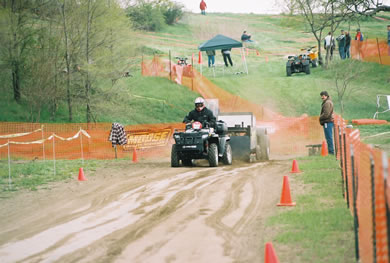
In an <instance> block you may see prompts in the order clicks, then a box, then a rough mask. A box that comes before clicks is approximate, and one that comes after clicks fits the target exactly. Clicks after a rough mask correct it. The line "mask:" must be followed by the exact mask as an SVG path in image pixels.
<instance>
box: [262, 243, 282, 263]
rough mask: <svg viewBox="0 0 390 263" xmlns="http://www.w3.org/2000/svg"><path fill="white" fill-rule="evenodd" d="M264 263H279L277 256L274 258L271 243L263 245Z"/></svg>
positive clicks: (274, 254)
mask: <svg viewBox="0 0 390 263" xmlns="http://www.w3.org/2000/svg"><path fill="white" fill-rule="evenodd" d="M264 263H279V259H278V256H276V253H275V250H274V247H273V246H272V243H271V242H267V243H266V244H265V256H264Z"/></svg>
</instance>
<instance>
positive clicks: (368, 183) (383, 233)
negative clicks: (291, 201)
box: [335, 116, 390, 262]
mask: <svg viewBox="0 0 390 263" xmlns="http://www.w3.org/2000/svg"><path fill="white" fill-rule="evenodd" d="M335 131H336V134H337V133H338V132H339V135H338V136H337V135H336V136H337V137H339V139H338V140H335V144H336V148H337V150H338V154H337V158H339V159H340V164H341V166H342V167H341V168H342V171H343V179H344V190H345V192H344V193H345V197H346V199H347V201H348V204H349V208H350V210H351V213H352V214H353V215H354V216H355V217H357V222H358V225H355V231H356V233H357V236H358V251H359V256H360V260H361V262H389V248H388V232H389V227H390V225H389V222H390V220H389V218H388V217H389V211H388V209H389V204H390V198H389V194H388V193H389V192H390V184H389V183H388V179H387V175H388V173H389V168H388V161H389V160H388V159H387V158H386V155H385V154H384V152H383V151H381V150H379V149H373V148H372V147H370V146H368V145H366V144H364V143H362V142H361V141H360V134H359V130H357V129H350V128H346V124H345V121H344V120H343V119H342V118H341V117H340V116H336V122H335ZM386 181H387V183H386ZM355 209H356V213H355Z"/></svg>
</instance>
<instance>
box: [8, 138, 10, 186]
mask: <svg viewBox="0 0 390 263" xmlns="http://www.w3.org/2000/svg"><path fill="white" fill-rule="evenodd" d="M9 147H10V144H9V140H8V188H9V189H11V154H10V149H9Z"/></svg>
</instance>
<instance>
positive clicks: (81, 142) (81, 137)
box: [79, 127, 84, 166]
mask: <svg viewBox="0 0 390 263" xmlns="http://www.w3.org/2000/svg"><path fill="white" fill-rule="evenodd" d="M79 134H80V145H81V163H82V165H83V166H84V152H83V133H82V132H81V127H80V131H79Z"/></svg>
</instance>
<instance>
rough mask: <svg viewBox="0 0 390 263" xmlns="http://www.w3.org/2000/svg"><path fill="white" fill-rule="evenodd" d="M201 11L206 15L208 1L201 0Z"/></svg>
mask: <svg viewBox="0 0 390 263" xmlns="http://www.w3.org/2000/svg"><path fill="white" fill-rule="evenodd" d="M199 7H200V13H201V14H202V15H206V8H207V5H206V2H205V1H204V0H202V1H201V2H200V6H199Z"/></svg>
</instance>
